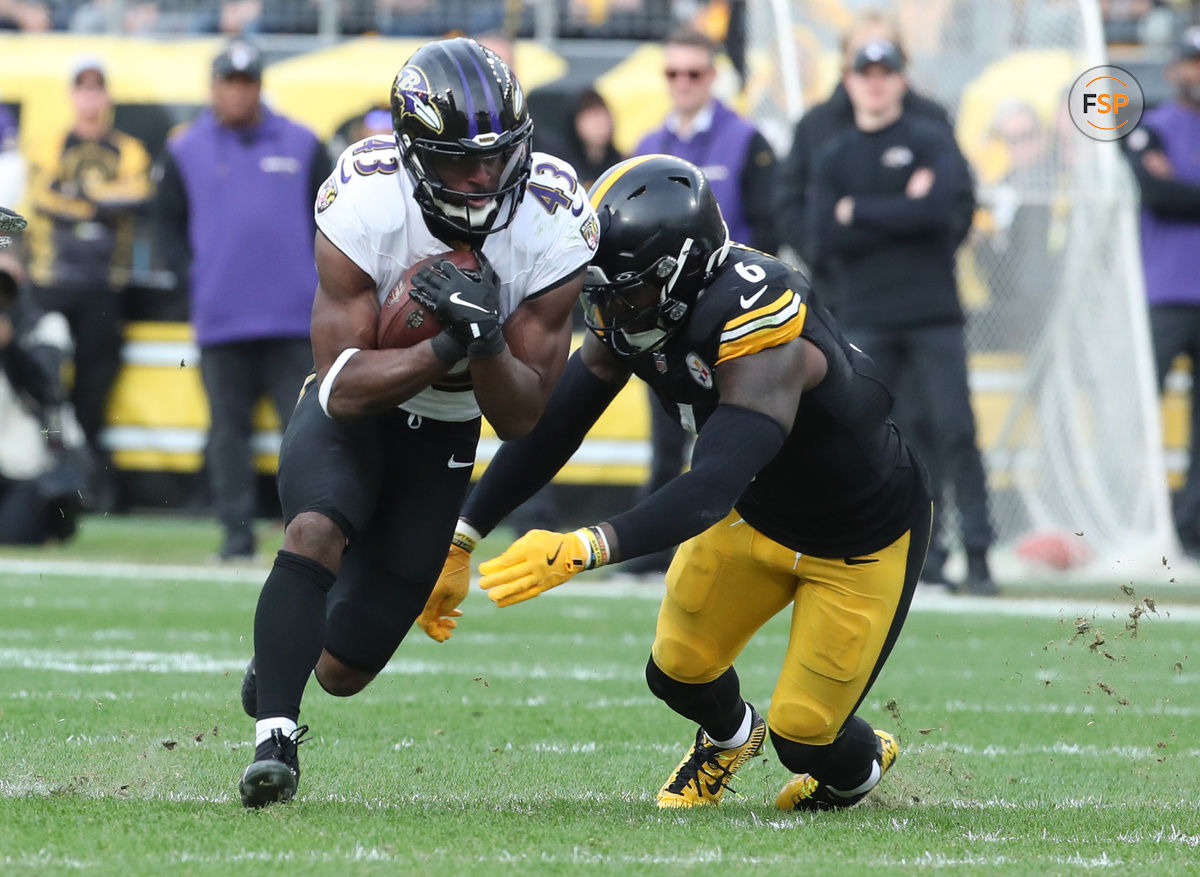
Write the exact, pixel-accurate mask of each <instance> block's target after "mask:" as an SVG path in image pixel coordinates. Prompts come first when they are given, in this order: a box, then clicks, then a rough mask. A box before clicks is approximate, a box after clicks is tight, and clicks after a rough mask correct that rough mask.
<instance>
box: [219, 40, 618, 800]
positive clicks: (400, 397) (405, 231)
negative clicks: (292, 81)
mask: <svg viewBox="0 0 1200 877" xmlns="http://www.w3.org/2000/svg"><path fill="white" fill-rule="evenodd" d="M391 106H392V120H393V124H394V127H395V135H396V136H395V139H394V140H392V139H387V138H379V137H371V138H367V139H365V140H362V141H359V142H358V143H355V144H353V145H351V146H350V147H348V148H347V149H346V151H345V152H344V153H343V154H342V155H341V157H340V158H339V159H338V162H337V166H336V167H335V169H334V172H333V174H332V175H331V176H330V177H329V179H328V180H326V182H325V183H324V185H323V186H322V187H321V190H320V192H319V193H318V195H317V203H316V222H317V228H318V232H317V241H316V260H317V271H318V275H319V285H318V288H317V293H316V301H315V304H314V306H313V317H312V345H313V356H314V361H315V365H316V370H315V372H314V373H313V374H312V375H310V377H309V379H308V381H307V382H306V384H305V387H304V390H302V392H301V396H300V400H299V401H298V402H297V406H296V411H295V413H294V414H293V415H292V418H291V420H290V422H289V423H288V428H287V431H286V433H285V435H284V439H283V446H282V448H281V450H280V459H279V478H278V481H279V495H280V502H281V505H282V508H283V513H284V519H285V521H286V522H287V526H286V531H285V536H284V543H283V548H282V549H281V550H280V552H279V554H278V556H277V557H276V559H275V563H274V567H273V568H272V570H271V573H270V575H269V576H268V577H267V580H266V582H265V584H264V585H263V589H262V593H261V595H260V596H259V602H258V608H257V611H256V613H255V618H254V650H255V657H254V658H253V659H252V660H251V663H250V666H249V667H248V668H247V671H246V675H245V678H244V679H243V684H242V704H243V707H244V708H245V709H246V712H247V713H248V714H250V715H251V716H252V717H254V718H255V719H256V720H257V723H256V727H255V738H256V740H255V742H256V750H255V757H254V761H253V763H252V764H251V765H250V766H249V767H247V768H246V770H245V772H244V773H243V775H242V779H241V783H240V792H241V797H242V803H243V804H244V805H245V806H247V807H263V806H266V805H267V804H271V803H273V802H276V801H285V800H288V799H290V798H291V797H292V796H293V795H294V794H295V792H296V786H297V780H298V778H299V774H300V769H299V762H298V760H297V757H296V748H297V744H298V743H299V742H300V739H301V736H302V734H303V733H304V731H305V730H306V726H301V727H297V720H298V718H299V714H300V700H301V696H302V694H303V692H304V687H305V684H306V683H307V681H308V677H309V674H310V673H314V672H315V676H316V678H317V681H318V682H319V683H320V685H321V687H322V688H324V689H325V690H326V691H328V692H329V693H330V694H333V695H335V696H338V697H348V696H350V695H352V694H355V693H357V692H359V691H361V690H362V689H363V687H364V686H366V685H367V683H369V682H370V681H371V680H372V679H373V678H375V676H376V674H378V673H379V671H380V670H382V669H383V667H384V666H385V665H386V664H387V662H388V660H390V658H391V656H392V654H393V653H394V652H395V650H396V648H397V646H399V644H400V641H401V640H402V639H403V638H404V636H405V634H406V633H407V632H408V630H409V629H410V627H411V626H412V624H413V621H414V620H417V619H418V616H421V617H420V624H421V626H422V627H423V628H424V629H425V630H426V632H427V633H429V635H430V636H432V637H434V638H435V639H439V640H441V639H445V638H446V637H447V636H448V635H449V629H450V628H452V627H453V626H454V624H455V622H454V620H453V618H454V616H455V615H457V614H458V612H457V610H456V609H455V606H457V604H458V602H460V601H461V599H462V597H463V596H464V594H465V588H464V589H463V592H449V591H445V590H440V591H439V593H438V594H435V595H432V596H431V591H432V590H433V586H434V583H435V581H437V579H438V577H439V572H440V571H441V569H442V566H443V562H444V561H446V546H447V545H449V544H450V541H451V538H452V536H453V535H454V530H455V522H456V520H457V517H458V513H459V509H460V506H461V505H462V501H463V497H464V496H465V494H466V490H467V487H468V483H469V479H470V475H471V464H472V462H473V461H474V459H475V448H476V444H477V442H478V438H479V428H480V414H481V413H482V414H486V415H487V418H488V421H489V423H491V425H492V426H493V427H494V429H495V430H496V432H497V434H498V435H499V436H500V437H501V438H502V439H509V438H514V437H519V436H521V435H524V434H525V433H526V432H528V431H529V430H530V429H531V428H532V427H533V425H534V424H535V423H536V422H537V420H538V418H539V417H540V416H541V413H542V410H543V408H544V406H545V403H546V400H547V398H548V397H549V394H550V391H551V388H552V387H553V386H554V384H555V382H556V381H557V380H558V377H559V375H560V374H561V372H562V369H563V366H564V364H565V362H566V358H567V352H568V348H569V346H570V337H571V324H570V314H571V308H572V306H573V304H574V302H575V300H576V299H577V298H578V296H579V293H580V290H581V288H582V282H583V271H584V268H585V267H586V265H587V263H588V261H589V260H590V258H591V255H592V253H593V252H594V250H595V248H596V245H597V240H598V224H597V221H596V217H595V214H594V212H593V210H592V208H591V205H590V204H589V202H588V198H587V193H586V192H585V191H584V189H583V187H582V186H580V185H579V184H578V183H577V182H576V179H575V176H574V172H573V171H572V169H571V167H570V166H569V165H567V164H565V163H564V162H562V161H559V160H558V159H555V158H553V157H552V156H549V155H545V154H542V153H536V152H533V151H532V146H531V140H530V135H531V133H532V130H533V122H532V121H531V119H530V117H529V112H528V109H527V108H526V106H525V99H524V95H523V93H522V91H521V86H520V84H519V83H518V82H517V80H516V78H515V77H514V76H513V73H512V71H511V70H510V69H509V68H508V66H507V65H506V64H505V63H504V62H503V61H502V60H501V59H500V58H499V57H498V56H497V55H496V54H495V53H494V52H492V51H491V50H489V49H486V48H484V47H482V46H480V45H479V44H478V43H476V42H475V41H473V40H468V39H449V40H439V41H436V42H431V43H427V44H426V45H424V46H423V47H421V48H420V49H418V50H417V52H416V53H414V54H413V56H412V57H411V58H410V59H409V60H408V62H407V63H406V64H405V66H404V67H403V69H401V71H400V72H399V74H397V76H396V80H395V83H394V84H393V87H392V96H391ZM464 246H469V247H471V248H472V249H474V250H475V252H476V254H477V255H478V256H479V259H480V263H481V267H482V271H481V272H479V274H478V275H475V274H474V273H464V272H462V271H460V270H459V269H458V268H456V267H455V266H454V265H453V264H451V263H450V262H448V261H445V262H441V263H439V264H438V266H437V268H436V269H431V268H426V269H424V270H422V271H421V272H419V273H418V274H417V275H416V276H415V277H414V278H413V286H414V295H416V296H417V297H418V298H419V299H420V300H421V301H422V302H423V303H425V304H426V305H427V306H428V307H430V308H431V309H432V310H433V311H434V313H435V314H436V316H437V317H438V320H439V322H440V323H441V325H442V326H443V327H444V330H443V331H442V333H441V334H440V335H437V336H435V337H434V338H433V339H431V340H426V341H422V342H420V343H419V344H416V345H414V346H412V347H408V348H403V349H386V350H380V349H376V333H377V322H378V315H379V309H380V302H381V301H382V300H383V298H384V297H385V296H386V295H387V293H388V292H389V291H390V290H391V289H392V287H393V286H394V285H395V284H396V283H397V281H398V280H400V278H401V276H402V275H403V274H404V272H405V270H406V269H407V268H409V267H410V266H412V265H414V264H416V263H417V262H419V261H421V260H423V259H425V258H426V257H429V256H433V255H436V254H438V253H443V252H445V251H447V250H449V249H450V248H451V247H456V248H462V247H464ZM427 601H428V603H429V606H428V608H427V609H426V610H425V611H424V613H423V612H422V610H423V608H425V607H426V603H427Z"/></svg>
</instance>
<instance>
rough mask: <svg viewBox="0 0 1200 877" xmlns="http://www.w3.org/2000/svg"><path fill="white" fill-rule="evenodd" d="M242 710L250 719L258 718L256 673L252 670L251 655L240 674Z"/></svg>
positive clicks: (252, 661) (252, 659) (252, 660)
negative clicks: (244, 669) (243, 671)
mask: <svg viewBox="0 0 1200 877" xmlns="http://www.w3.org/2000/svg"><path fill="white" fill-rule="evenodd" d="M242 712H244V713H245V714H246V715H248V716H249V717H250V718H252V719H257V718H258V674H257V673H255V671H254V658H253V656H252V657H251V658H250V663H249V664H247V665H246V672H245V673H243V674H242Z"/></svg>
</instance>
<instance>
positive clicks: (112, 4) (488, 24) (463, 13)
mask: <svg viewBox="0 0 1200 877" xmlns="http://www.w3.org/2000/svg"><path fill="white" fill-rule="evenodd" d="M542 5H544V3H543V2H542V0H155V2H147V0H0V29H13V30H28V31H45V30H67V31H74V32H77V33H102V32H115V33H126V34H150V33H159V34H180V33H191V34H197V33H224V34H230V35H233V34H254V33H280V34H288V33H291V34H305V33H307V34H311V33H316V32H318V30H321V29H322V28H323V26H324V25H323V16H326V15H327V14H330V13H331V15H330V17H329V18H328V19H326V20H327V21H328V22H330V23H331V24H332V26H333V27H334V28H335V30H336V32H338V33H343V34H357V33H379V34H384V35H388V36H437V35H440V34H442V33H445V32H446V31H447V30H451V29H461V30H465V31H468V32H470V33H483V32H486V31H489V30H499V29H501V28H503V29H505V30H507V31H508V32H510V33H521V34H523V35H524V34H529V33H531V32H532V30H533V27H534V18H535V17H536V16H537V15H538V14H539V10H538V7H539V6H542ZM707 5H720V6H727V5H729V4H728V0H717V2H716V3H715V4H710V3H709V2H707V0H568V2H563V3H555V4H553V6H554V9H553V11H552V16H553V18H554V19H555V26H556V29H557V31H558V33H559V35H561V36H581V37H613V36H620V37H631V38H656V37H661V36H662V35H663V34H664V33H665V32H666V29H667V28H669V27H670V24H671V22H672V21H674V20H677V19H680V18H688V17H691V16H693V15H694V14H695V13H696V11H697V9H698V8H699V7H703V6H707Z"/></svg>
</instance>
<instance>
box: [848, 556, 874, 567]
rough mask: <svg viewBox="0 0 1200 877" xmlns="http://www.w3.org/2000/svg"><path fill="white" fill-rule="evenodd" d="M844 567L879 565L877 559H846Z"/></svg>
mask: <svg viewBox="0 0 1200 877" xmlns="http://www.w3.org/2000/svg"><path fill="white" fill-rule="evenodd" d="M845 560H846V566H861V565H862V564H864V563H879V558H878V557H847V558H846V559H845Z"/></svg>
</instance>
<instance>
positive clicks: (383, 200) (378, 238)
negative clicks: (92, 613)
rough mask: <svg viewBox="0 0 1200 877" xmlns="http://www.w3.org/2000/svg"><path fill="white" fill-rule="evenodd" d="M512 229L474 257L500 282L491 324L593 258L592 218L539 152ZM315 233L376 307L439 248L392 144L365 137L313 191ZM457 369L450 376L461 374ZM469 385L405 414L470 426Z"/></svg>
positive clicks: (568, 178) (414, 404) (579, 194)
mask: <svg viewBox="0 0 1200 877" xmlns="http://www.w3.org/2000/svg"><path fill="white" fill-rule="evenodd" d="M532 164H533V167H532V172H531V174H530V178H529V183H528V185H527V186H526V189H525V194H524V198H523V199H522V201H521V204H520V206H519V207H518V208H517V213H516V216H515V218H514V219H513V222H512V223H511V224H510V225H509V226H508V227H507V228H504V229H502V230H501V231H498V232H496V233H494V234H490V235H488V236H487V237H486V238H485V239H484V243H483V247H482V250H483V254H484V255H485V256H486V257H487V258H488V259H489V260H490V261H491V263H492V265H493V267H494V268H495V269H496V274H497V276H498V277H499V278H500V317H501V319H507V318H508V316H509V315H510V314H512V312H513V311H515V310H516V309H517V308H518V307H519V306H520V305H521V303H522V302H523V301H524V300H525V299H527V298H530V297H532V296H536V295H537V294H538V293H541V292H545V291H547V290H549V289H552V288H553V287H554V286H555V285H557V284H558V282H559V281H561V280H564V279H565V278H567V277H570V276H571V275H573V274H575V273H576V272H577V271H579V270H580V269H582V268H583V266H584V265H586V264H587V263H588V261H589V260H590V259H591V258H592V254H593V252H594V251H595V248H596V243H597V241H596V228H597V224H596V215H595V213H594V211H593V210H592V207H591V205H590V204H589V203H588V198H587V192H586V191H585V190H584V188H583V187H582V186H581V185H580V184H579V182H578V181H577V180H576V178H575V171H574V169H573V168H572V167H571V166H570V165H569V164H567V163H566V162H564V161H562V160H560V159H557V158H555V157H554V156H551V155H547V154H545V153H541V152H535V153H534V154H533V163H532ZM314 213H315V216H316V222H317V227H318V228H319V229H320V230H321V233H322V234H324V235H325V237H327V238H329V240H330V242H331V243H333V245H334V246H336V247H337V248H338V249H339V250H341V251H342V252H343V253H345V254H346V256H347V257H348V258H349V259H350V260H351V261H353V262H354V263H355V264H356V265H358V267H359V268H361V269H362V270H363V271H364V272H366V274H368V275H369V276H370V277H371V279H372V280H374V281H375V287H376V290H377V294H378V296H379V298H380V300H381V301H382V299H383V297H384V296H386V295H387V293H388V290H390V289H391V288H392V287H393V286H395V285H396V283H397V282H398V281H399V280H400V278H401V276H402V275H403V274H404V271H405V270H406V269H407V268H408V267H409V266H411V265H413V264H414V263H416V262H419V261H420V260H421V259H424V258H426V257H428V256H434V255H436V254H438V253H442V252H445V251H446V249H447V245H446V244H445V242H443V241H442V240H440V239H438V238H437V237H435V236H434V235H433V234H432V233H431V232H430V231H429V228H428V227H427V226H426V224H425V220H424V217H423V216H422V213H421V210H420V208H419V207H418V205H417V202H416V200H415V199H414V197H413V191H412V181H411V179H410V178H409V175H408V174H406V173H403V168H402V167H401V164H400V153H399V150H398V149H397V148H396V144H395V142H394V141H393V140H392V139H391V138H383V137H368V138H367V139H365V140H360V141H359V142H358V143H354V144H352V145H351V146H349V147H347V148H346V151H345V152H343V153H342V155H341V156H340V157H339V158H338V161H337V165H336V166H335V167H334V170H333V173H332V174H331V175H330V177H329V179H328V180H326V181H325V184H324V185H323V186H322V187H321V189H320V194H319V195H318V197H317V202H316V205H315V207H314ZM465 369H466V363H465V362H463V363H461V364H460V365H459V366H456V367H455V369H453V370H452V372H461V371H465ZM468 388H469V384H463V385H461V388H460V387H458V386H456V387H453V388H449V387H448V385H446V386H444V385H437V386H433V387H429V388H427V389H425V390H423V391H422V392H420V393H418V394H417V395H416V396H414V397H413V398H411V399H409V400H408V401H406V402H404V403H403V405H401V406H400V407H402V408H403V409H404V410H406V411H409V412H411V413H413V414H418V415H420V416H422V417H430V418H433V419H436V420H449V421H464V420H471V419H472V418H475V417H478V416H479V405H478V404H477V403H476V401H475V395H474V393H473V392H470V390H469V389H468Z"/></svg>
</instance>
